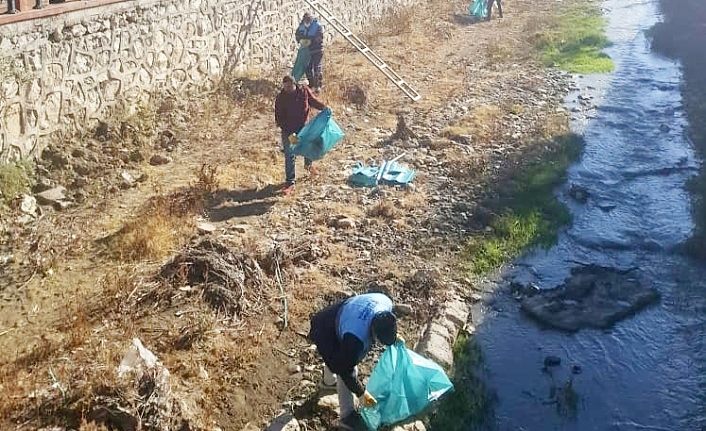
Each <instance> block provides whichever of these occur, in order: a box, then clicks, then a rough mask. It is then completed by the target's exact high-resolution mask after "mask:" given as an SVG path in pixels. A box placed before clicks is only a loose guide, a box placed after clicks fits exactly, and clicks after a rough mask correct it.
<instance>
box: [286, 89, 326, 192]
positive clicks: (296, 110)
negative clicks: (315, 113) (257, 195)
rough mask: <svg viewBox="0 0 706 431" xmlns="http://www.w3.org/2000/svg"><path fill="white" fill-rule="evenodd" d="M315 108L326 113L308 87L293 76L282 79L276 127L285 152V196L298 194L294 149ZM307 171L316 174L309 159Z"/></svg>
mask: <svg viewBox="0 0 706 431" xmlns="http://www.w3.org/2000/svg"><path fill="white" fill-rule="evenodd" d="M311 107H314V108H316V109H318V110H320V111H321V110H324V109H326V105H324V103H323V102H321V101H320V100H319V99H317V98H316V96H314V95H313V94H312V92H311V90H310V89H309V88H308V87H307V86H304V85H299V84H297V83H295V82H294V78H292V77H291V76H288V75H287V76H285V77H284V78H283V79H282V90H281V91H280V92H279V94H278V95H277V98H276V99H275V123H276V124H277V127H279V128H280V129H281V132H282V133H281V138H282V150H283V152H284V175H285V188H284V190H283V193H284V194H290V193H291V192H293V191H294V183H295V179H296V172H295V157H294V153H293V152H292V146H293V145H295V144H296V143H297V137H296V134H297V133H299V131H300V130H301V129H302V128H303V127H304V124H306V121H307V119H308V118H309V111H310V110H311ZM304 167H305V168H306V169H307V170H309V171H310V172H313V171H314V168H313V162H312V161H311V160H309V159H304Z"/></svg>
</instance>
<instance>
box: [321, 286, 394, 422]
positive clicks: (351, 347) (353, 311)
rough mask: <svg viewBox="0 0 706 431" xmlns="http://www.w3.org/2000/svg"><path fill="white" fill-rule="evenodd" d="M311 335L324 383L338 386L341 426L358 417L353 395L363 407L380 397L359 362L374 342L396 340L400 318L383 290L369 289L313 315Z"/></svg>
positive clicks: (392, 341) (387, 342) (387, 343)
mask: <svg viewBox="0 0 706 431" xmlns="http://www.w3.org/2000/svg"><path fill="white" fill-rule="evenodd" d="M309 339H310V340H311V341H312V342H313V343H314V344H315V345H316V348H317V350H318V352H319V354H320V355H321V358H322V359H323V361H324V381H323V384H324V386H334V385H335V386H336V388H337V390H338V400H339V405H340V418H341V422H342V426H344V427H345V424H347V423H353V422H354V421H355V420H356V419H357V416H358V415H357V413H356V411H355V402H354V398H353V395H355V396H357V397H358V400H359V404H360V405H362V406H363V407H370V406H374V405H375V404H376V403H377V400H375V398H373V396H372V395H370V393H368V392H367V391H366V390H365V388H364V386H363V385H362V384H361V383H360V380H358V372H357V368H356V366H357V365H358V364H359V363H360V362H361V361H362V360H363V358H364V357H365V355H366V354H367V353H368V351H370V348H371V347H372V345H373V343H374V342H375V341H376V340H377V341H379V342H380V343H382V344H384V345H386V346H390V345H392V344H394V343H395V341H397V339H398V337H397V318H396V317H395V314H394V313H393V311H392V300H391V299H390V298H388V297H387V296H386V295H384V294H382V293H366V294H363V295H357V296H353V297H351V298H348V299H346V300H345V301H341V302H338V303H336V304H333V305H330V306H328V307H326V308H324V309H323V310H321V311H319V312H318V313H316V314H314V315H313V316H312V317H311V330H310V331H309Z"/></svg>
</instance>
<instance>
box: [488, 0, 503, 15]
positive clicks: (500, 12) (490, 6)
mask: <svg viewBox="0 0 706 431" xmlns="http://www.w3.org/2000/svg"><path fill="white" fill-rule="evenodd" d="M493 3H497V4H498V15H500V18H502V17H503V3H502V0H488V16H487V17H486V19H487V20H490V15H491V13H492V12H493Z"/></svg>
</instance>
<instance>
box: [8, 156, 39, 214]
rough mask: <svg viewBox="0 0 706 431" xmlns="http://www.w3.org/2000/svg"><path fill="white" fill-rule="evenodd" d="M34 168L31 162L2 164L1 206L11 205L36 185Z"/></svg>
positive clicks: (21, 161)
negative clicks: (21, 194)
mask: <svg viewBox="0 0 706 431" xmlns="http://www.w3.org/2000/svg"><path fill="white" fill-rule="evenodd" d="M33 178H34V167H33V165H32V162H30V161H29V160H20V161H18V162H13V163H6V164H0V206H3V205H9V204H10V202H12V200H13V199H15V198H16V197H17V196H19V195H20V193H27V192H29V189H30V188H31V187H32V185H33V183H34V180H33Z"/></svg>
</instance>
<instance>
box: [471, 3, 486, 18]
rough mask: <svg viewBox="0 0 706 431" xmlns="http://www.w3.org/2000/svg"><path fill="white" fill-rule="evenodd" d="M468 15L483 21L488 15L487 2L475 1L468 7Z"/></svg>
mask: <svg viewBox="0 0 706 431" xmlns="http://www.w3.org/2000/svg"><path fill="white" fill-rule="evenodd" d="M468 13H469V14H470V15H473V16H474V17H476V18H480V19H483V18H485V17H486V16H487V15H488V2H487V0H475V1H474V2H473V3H471V5H470V6H469V7H468Z"/></svg>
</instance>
